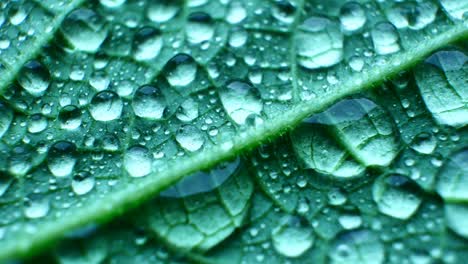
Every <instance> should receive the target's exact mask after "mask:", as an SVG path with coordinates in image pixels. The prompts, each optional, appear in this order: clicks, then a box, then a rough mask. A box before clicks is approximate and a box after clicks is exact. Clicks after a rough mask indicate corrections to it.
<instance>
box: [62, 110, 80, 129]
mask: <svg viewBox="0 0 468 264" xmlns="http://www.w3.org/2000/svg"><path fill="white" fill-rule="evenodd" d="M58 119H59V121H60V127H61V128H63V129H68V130H73V129H77V128H78V127H80V126H81V110H80V109H79V108H78V107H76V106H74V105H67V106H65V107H64V108H62V109H61V110H60V113H59V116H58Z"/></svg>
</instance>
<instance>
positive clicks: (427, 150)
mask: <svg viewBox="0 0 468 264" xmlns="http://www.w3.org/2000/svg"><path fill="white" fill-rule="evenodd" d="M436 146H437V139H436V138H435V137H434V135H432V134H430V133H426V132H422V133H420V134H418V135H416V136H415V137H414V138H413V141H412V142H411V148H412V149H414V150H416V151H417V152H419V153H422V154H431V153H432V152H433V151H434V149H435V148H436Z"/></svg>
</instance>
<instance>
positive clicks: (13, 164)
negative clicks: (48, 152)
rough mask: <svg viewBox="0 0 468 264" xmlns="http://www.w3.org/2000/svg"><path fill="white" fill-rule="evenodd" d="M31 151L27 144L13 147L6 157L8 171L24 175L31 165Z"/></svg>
mask: <svg viewBox="0 0 468 264" xmlns="http://www.w3.org/2000/svg"><path fill="white" fill-rule="evenodd" d="M31 152H32V150H31V149H30V148H29V147H28V146H18V147H14V148H13V152H12V155H11V156H10V157H9V158H8V163H9V164H8V165H9V168H8V172H10V173H11V174H12V175H16V176H24V175H26V174H27V173H28V172H29V170H30V169H31V167H32V164H31Z"/></svg>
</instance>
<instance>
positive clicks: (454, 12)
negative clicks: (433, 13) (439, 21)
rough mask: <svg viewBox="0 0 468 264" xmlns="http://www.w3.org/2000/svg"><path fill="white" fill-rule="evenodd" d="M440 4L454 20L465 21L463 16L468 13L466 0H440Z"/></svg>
mask: <svg viewBox="0 0 468 264" xmlns="http://www.w3.org/2000/svg"><path fill="white" fill-rule="evenodd" d="M439 2H440V5H441V6H442V7H443V8H444V10H445V12H447V14H448V15H449V17H450V18H451V19H453V20H463V16H464V15H465V14H466V13H467V12H468V2H466V0H463V1H454V0H439Z"/></svg>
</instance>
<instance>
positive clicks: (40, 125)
mask: <svg viewBox="0 0 468 264" xmlns="http://www.w3.org/2000/svg"><path fill="white" fill-rule="evenodd" d="M0 108H1V107H0ZM0 111H1V110H0ZM0 124H1V121H0ZM48 125H49V121H48V120H47V118H46V117H45V116H43V115H41V114H33V115H32V116H30V117H29V119H28V132H29V133H33V134H35V133H40V132H42V131H44V130H45V129H46V128H47V126H48ZM0 128H1V125H0ZM0 131H1V129H0ZM1 134H2V133H1V132H0V137H1Z"/></svg>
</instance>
